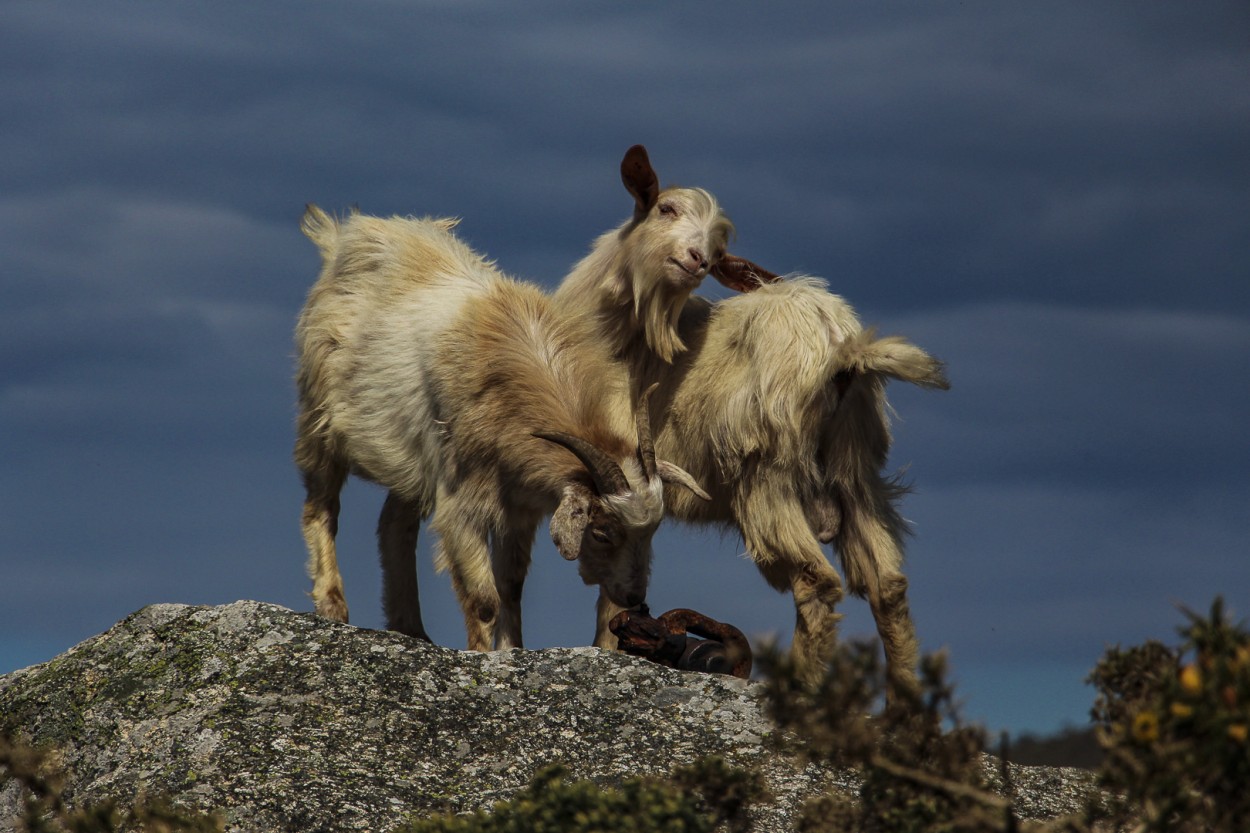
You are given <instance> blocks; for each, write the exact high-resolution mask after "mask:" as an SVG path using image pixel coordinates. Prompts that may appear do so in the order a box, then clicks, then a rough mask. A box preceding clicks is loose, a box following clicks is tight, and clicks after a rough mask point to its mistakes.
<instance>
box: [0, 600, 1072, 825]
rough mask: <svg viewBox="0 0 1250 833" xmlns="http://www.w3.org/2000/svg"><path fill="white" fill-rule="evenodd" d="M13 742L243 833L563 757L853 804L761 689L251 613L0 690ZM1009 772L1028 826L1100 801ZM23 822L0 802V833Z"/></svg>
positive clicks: (1031, 774)
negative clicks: (213, 816)
mask: <svg viewBox="0 0 1250 833" xmlns="http://www.w3.org/2000/svg"><path fill="white" fill-rule="evenodd" d="M0 731H7V732H11V733H15V734H16V735H17V737H18V738H19V739H21V740H24V741H27V742H32V743H34V744H37V745H39V746H41V747H44V748H50V749H53V750H55V753H54V754H55V757H56V762H57V763H58V764H59V765H60V767H61V768H62V769H63V771H64V772H65V773H66V797H67V799H68V800H69V801H70V802H88V801H94V800H98V799H100V798H103V797H112V798H116V799H119V800H121V801H123V802H126V801H129V800H131V799H132V798H134V797H135V796H136V795H138V794H140V793H145V794H149V795H151V794H161V795H167V796H169V797H171V798H173V799H174V800H175V801H176V802H177V803H179V804H182V805H185V806H188V807H195V808H199V809H204V810H216V811H219V812H221V813H222V814H223V815H224V817H225V819H226V823H227V828H228V829H230V830H241V831H242V830H246V831H288V830H301V831H319V830H325V831H338V830H374V831H384V830H388V829H390V828H392V827H394V826H395V825H397V824H400V823H402V822H403V821H405V820H406V819H408V818H410V817H412V816H413V815H418V816H424V815H429V814H431V813H438V812H442V811H448V810H450V811H462V810H468V809H472V808H476V807H482V806H489V805H490V804H491V803H492V802H494V801H497V800H499V799H502V798H506V797H508V796H509V795H511V794H513V793H514V792H516V791H517V790H518V789H520V788H521V787H523V786H525V785H526V784H527V783H528V782H529V779H530V777H531V776H532V775H533V774H534V772H535V770H537V769H538V768H539V767H541V766H543V765H545V764H547V763H550V762H555V761H560V762H563V763H564V764H565V765H566V766H567V767H568V769H569V770H570V775H571V776H572V777H576V778H588V779H591V780H593V781H596V782H598V783H601V784H605V785H606V784H615V783H619V782H620V781H621V780H622V779H624V778H626V777H628V776H631V775H638V774H665V773H667V772H669V771H670V770H671V769H672V768H673V767H674V766H677V765H680V764H686V763H690V762H692V761H694V760H695V759H697V758H699V757H700V756H704V755H712V754H715V755H722V756H724V757H726V758H727V759H728V760H729V761H731V762H733V763H738V764H744V765H752V766H755V767H757V768H758V769H760V770H761V771H762V772H763V773H764V774H765V776H766V778H767V781H768V784H769V787H770V789H771V790H772V792H773V793H774V795H775V800H774V801H773V802H772V803H771V804H769V805H767V806H763V807H760V808H758V809H757V810H756V811H755V813H756V815H755V817H754V822H755V824H754V827H755V829H758V830H778V831H780V830H788V829H789V827H790V820H791V818H793V816H794V814H795V813H796V811H797V808H798V807H800V806H801V805H802V803H803V802H804V801H805V800H806V799H807V798H809V797H811V796H813V795H815V794H818V793H819V792H821V791H826V790H842V791H847V792H853V791H854V790H855V789H856V780H855V776H854V773H851V772H834V771H826V770H822V769H820V768H818V767H815V766H810V765H809V766H804V765H801V764H799V763H796V762H795V761H793V760H791V759H790V758H788V757H787V756H785V755H783V754H780V753H778V752H777V751H776V750H775V749H774V748H772V746H771V745H770V744H769V743H768V741H769V738H770V735H771V733H772V731H773V730H772V728H771V726H770V724H769V722H768V720H767V718H766V717H765V716H764V713H763V708H762V704H761V699H760V685H759V684H758V683H752V682H746V681H742V680H738V679H735V678H732V677H725V676H718V675H708V674H697V673H689V672H679V671H672V670H668V669H665V668H661V667H659V666H657V665H654V664H652V663H649V662H646V661H645V660H639V659H633V658H630V657H627V656H624V655H620V654H612V653H606V652H602V651H599V650H596V649H593V648H575V649H549V650H543V651H509V652H500V653H494V654H478V653H468V652H463V651H454V650H450V649H447V648H439V647H436V646H432V645H428V644H426V643H422V642H418V641H415V640H412V639H409V638H407V637H404V636H401V635H398V634H394V633H390V632H386V631H369V630H364V629H360V628H354V627H350V626H347V625H340V624H336V623H333V622H329V621H326V620H324V619H320V618H318V617H316V616H313V615H311V614H305V613H294V612H292V611H289V610H287V609H285V608H281V607H277V606H274V605H268V604H261V603H257V602H237V603H235V604H231V605H225V606H222V607H190V606H184V605H168V604H165V605H153V606H151V607H147V608H144V609H143V610H141V611H139V612H138V613H135V614H133V615H131V616H130V617H128V618H126V619H125V620H123V621H122V622H120V623H118V624H117V625H116V626H115V627H113V628H112V629H111V630H109V631H108V632H106V633H104V634H101V635H99V636H97V637H94V638H92V639H89V640H87V641H86V642H84V643H82V644H80V645H78V646H76V647H75V648H73V649H71V650H70V651H68V652H67V653H65V654H63V655H62V656H59V657H57V658H56V659H54V660H52V661H51V662H48V663H45V664H43V665H37V666H33V667H31V668H27V669H24V670H21V671H17V672H14V673H12V674H9V675H6V676H4V677H0ZM1013 775H1014V777H1013V780H1014V781H1015V782H1016V783H1015V786H1016V789H1017V791H1018V792H1019V795H1018V796H1017V798H1018V801H1019V804H1018V806H1019V807H1020V808H1021V810H1022V812H1024V813H1025V814H1027V815H1032V816H1035V817H1049V816H1053V815H1057V814H1061V813H1064V812H1069V811H1073V810H1075V809H1076V806H1077V802H1078V801H1079V799H1080V795H1081V794H1082V793H1083V792H1084V790H1085V789H1086V787H1087V784H1088V777H1086V776H1085V775H1084V774H1083V773H1079V772H1078V771H1073V770H1061V769H1040V768H1029V767H1016V768H1014V770H1013ZM18 806H19V796H18V795H17V793H16V789H15V787H14V786H13V785H10V786H9V787H8V788H7V789H6V790H4V791H3V792H0V830H5V829H11V828H12V822H11V821H10V819H11V818H12V817H13V816H14V814H15V813H16V812H17V809H18Z"/></svg>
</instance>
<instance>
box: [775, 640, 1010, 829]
mask: <svg viewBox="0 0 1250 833" xmlns="http://www.w3.org/2000/svg"><path fill="white" fill-rule="evenodd" d="M760 665H761V667H762V668H763V669H764V670H765V674H766V677H767V683H766V686H767V703H768V709H769V713H770V715H771V717H772V718H773V720H774V721H775V722H776V723H777V725H778V726H779V727H780V728H781V729H783V730H786V735H787V736H788V737H789V738H791V739H792V740H791V742H790V743H789V744H788V745H789V747H790V748H791V749H792V750H793V751H794V752H797V753H798V754H799V755H801V756H803V757H805V758H807V759H808V760H812V761H818V762H821V763H824V764H828V765H831V766H838V767H854V768H857V769H859V770H860V771H861V773H862V775H863V786H862V787H861V788H860V791H859V795H858V800H857V801H856V800H853V799H851V798H849V797H843V796H840V795H827V796H821V797H819V798H817V799H815V800H813V801H811V802H809V803H808V805H807V806H806V808H805V809H804V811H803V814H802V817H801V818H800V820H799V822H798V830H800V831H802V832H803V833H817V831H819V833H841V831H848V833H849V831H855V832H856V833H859V832H860V831H864V833H873V832H874V831H898V832H899V833H905V832H914V833H921V831H923V832H924V833H938V831H1000V830H1004V829H1006V828H1005V826H1004V825H1006V824H1008V823H1009V820H1010V819H1011V815H1010V813H1011V808H1010V805H1009V803H1008V802H1007V801H1006V800H1004V799H1002V798H1000V797H999V796H997V795H995V794H993V793H991V792H989V790H988V789H987V787H986V785H985V782H984V780H983V777H982V774H981V764H980V762H981V752H982V750H983V749H984V745H985V742H984V736H983V733H982V732H981V730H980V729H979V728H977V727H971V726H964V725H962V724H961V722H960V719H959V714H958V710H957V709H956V707H955V703H954V693H953V689H952V688H951V686H950V685H949V684H948V683H947V682H946V662H945V658H944V657H943V656H942V655H941V654H938V655H932V656H927V657H925V658H924V660H922V662H921V680H920V688H919V689H918V690H917V691H915V692H914V693H912V694H910V695H903V696H905V697H908V698H910V699H905V700H902V701H900V702H895V703H893V704H892V705H891V706H890V707H889V708H887V709H885V710H883V711H882V712H881V714H880V715H874V714H873V712H874V711H875V710H876V709H877V708H878V707H879V704H880V702H881V700H882V698H883V696H884V690H885V686H886V675H885V670H884V668H883V667H882V663H881V661H880V659H879V657H878V655H877V650H876V646H875V645H874V644H872V643H870V642H864V643H852V644H849V645H845V646H840V647H839V648H838V650H837V651H836V653H835V655H834V657H833V660H832V661H831V662H830V664H829V667H828V668H827V669H826V673H825V675H824V677H823V679H822V680H821V681H820V683H819V684H817V685H815V686H813V685H809V684H808V683H806V682H805V681H804V677H803V676H802V675H800V674H799V673H798V670H797V669H796V668H795V666H794V663H793V662H792V660H791V659H790V658H789V657H788V656H785V655H783V654H780V653H778V652H776V651H768V650H766V651H764V652H762V656H761V658H760ZM948 727H949V728H948Z"/></svg>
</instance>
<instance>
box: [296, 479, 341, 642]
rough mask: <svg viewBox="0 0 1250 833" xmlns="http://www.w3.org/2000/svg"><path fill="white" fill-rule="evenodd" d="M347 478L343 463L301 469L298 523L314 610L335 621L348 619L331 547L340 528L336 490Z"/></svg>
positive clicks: (334, 554)
mask: <svg viewBox="0 0 1250 833" xmlns="http://www.w3.org/2000/svg"><path fill="white" fill-rule="evenodd" d="M346 480H347V469H346V467H344V466H340V465H338V464H334V463H330V464H326V465H323V466H320V467H319V468H317V469H313V470H305V471H304V488H305V490H306V495H305V498H304V512H303V515H302V517H301V519H300V526H301V529H302V531H303V534H304V543H305V544H306V545H307V547H308V574H309V575H310V576H311V577H312V580H313V589H312V598H313V604H314V606H315V609H316V611H317V613H319V614H320V615H322V616H324V617H326V618H327V619H332V620H334V621H335V622H346V621H347V599H346V598H345V597H344V595H343V576H342V575H341V574H340V573H339V562H338V555H337V554H336V552H335V548H334V537H335V536H336V535H337V534H338V528H339V492H340V490H342V488H343V483H344V482H345V481H346Z"/></svg>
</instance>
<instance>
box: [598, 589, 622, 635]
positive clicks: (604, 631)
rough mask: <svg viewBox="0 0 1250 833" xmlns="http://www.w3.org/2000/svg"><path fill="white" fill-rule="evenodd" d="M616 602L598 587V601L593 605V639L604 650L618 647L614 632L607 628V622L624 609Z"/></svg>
mask: <svg viewBox="0 0 1250 833" xmlns="http://www.w3.org/2000/svg"><path fill="white" fill-rule="evenodd" d="M626 609H627V608H623V607H621V606H620V605H618V604H617V603H616V602H614V601H612V600H611V599H609V598H608V594H607V593H605V592H603V588H602V587H600V588H599V601H598V603H597V604H596V605H595V641H594V646H595V647H596V648H602V649H603V650H605V651H615V650H618V649H619V645H620V640H618V639H617V638H616V634H614V633H612V631H611V630H609V629H608V623H609V622H611V621H612V619H613V618H614V617H615V616H616V614H618V613H620V612H621V611H622V610H626Z"/></svg>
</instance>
